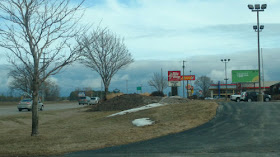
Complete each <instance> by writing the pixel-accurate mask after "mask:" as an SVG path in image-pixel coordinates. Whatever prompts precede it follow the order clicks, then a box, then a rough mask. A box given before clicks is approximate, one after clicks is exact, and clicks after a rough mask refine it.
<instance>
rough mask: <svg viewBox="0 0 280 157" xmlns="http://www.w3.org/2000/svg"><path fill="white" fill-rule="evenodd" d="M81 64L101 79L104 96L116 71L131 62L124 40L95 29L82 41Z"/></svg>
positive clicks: (103, 30) (107, 31) (106, 31)
mask: <svg viewBox="0 0 280 157" xmlns="http://www.w3.org/2000/svg"><path fill="white" fill-rule="evenodd" d="M81 43H82V47H84V49H83V53H82V54H83V60H82V63H83V64H84V65H85V66H87V67H89V68H91V69H92V70H93V71H96V72H97V73H98V74H99V75H100V76H101V78H102V81H103V84H104V87H105V96H104V99H106V95H107V93H108V88H109V85H110V82H111V79H112V77H113V76H114V75H115V74H116V73H117V72H118V70H120V69H122V68H124V67H126V66H127V65H129V64H130V63H132V62H133V58H132V55H131V54H130V53H129V51H128V49H127V47H126V45H125V44H124V40H123V39H121V38H119V37H118V36H117V35H115V34H113V33H111V32H110V31H109V30H108V29H107V28H105V29H96V30H94V31H93V32H92V33H91V34H90V35H88V36H85V37H84V38H83V39H82V41H81Z"/></svg>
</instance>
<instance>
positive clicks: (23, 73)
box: [8, 66, 32, 94]
mask: <svg viewBox="0 0 280 157" xmlns="http://www.w3.org/2000/svg"><path fill="white" fill-rule="evenodd" d="M8 76H9V77H11V78H12V81H11V82H9V88H10V89H11V90H17V91H20V92H24V93H28V94H31V93H32V76H31V75H30V74H29V73H28V70H27V69H25V68H24V66H23V67H19V68H18V69H12V70H11V71H10V72H9V73H8Z"/></svg>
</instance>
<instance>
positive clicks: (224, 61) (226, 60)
mask: <svg viewBox="0 0 280 157" xmlns="http://www.w3.org/2000/svg"><path fill="white" fill-rule="evenodd" d="M221 61H222V62H223V63H225V80H226V100H228V95H227V80H228V78H227V63H228V62H229V61H230V59H221Z"/></svg>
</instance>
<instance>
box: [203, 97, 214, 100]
mask: <svg viewBox="0 0 280 157" xmlns="http://www.w3.org/2000/svg"><path fill="white" fill-rule="evenodd" d="M204 100H213V98H212V97H205V98H204Z"/></svg>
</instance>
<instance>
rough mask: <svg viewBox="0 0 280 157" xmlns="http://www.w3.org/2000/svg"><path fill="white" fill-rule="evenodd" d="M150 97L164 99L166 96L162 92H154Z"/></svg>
mask: <svg viewBox="0 0 280 157" xmlns="http://www.w3.org/2000/svg"><path fill="white" fill-rule="evenodd" d="M150 96H162V97H164V94H163V92H161V91H154V92H152V94H151V95H150Z"/></svg>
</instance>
